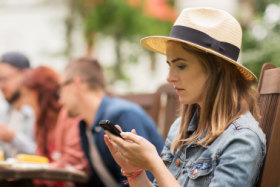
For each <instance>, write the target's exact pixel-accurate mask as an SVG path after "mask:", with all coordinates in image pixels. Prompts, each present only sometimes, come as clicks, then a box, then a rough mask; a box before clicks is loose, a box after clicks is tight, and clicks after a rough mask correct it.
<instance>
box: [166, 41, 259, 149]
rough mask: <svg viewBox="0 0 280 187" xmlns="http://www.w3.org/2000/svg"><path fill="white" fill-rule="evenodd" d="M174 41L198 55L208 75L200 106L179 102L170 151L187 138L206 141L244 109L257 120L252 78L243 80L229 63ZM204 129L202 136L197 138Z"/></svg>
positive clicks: (206, 143) (255, 96) (212, 137)
mask: <svg viewBox="0 0 280 187" xmlns="http://www.w3.org/2000/svg"><path fill="white" fill-rule="evenodd" d="M178 44H179V45H181V46H182V47H183V48H184V49H185V50H186V51H188V52H191V53H193V54H194V55H196V56H197V57H198V58H199V61H200V62H201V64H202V66H203V67H204V68H205V69H206V72H207V74H208V79H207V82H206V84H205V94H204V95H203V101H202V107H200V106H199V105H197V104H192V105H184V106H182V111H181V124H180V130H179V133H178V134H177V136H176V137H175V139H174V141H173V143H172V146H171V151H172V152H173V151H174V150H175V148H179V149H181V148H182V147H183V146H184V145H185V144H189V143H191V142H192V143H196V144H199V145H208V144H210V143H211V142H213V141H214V140H215V139H216V138H217V137H218V136H219V135H221V134H222V133H223V132H224V131H225V129H226V128H227V127H228V126H229V125H230V124H231V123H232V122H233V121H234V120H236V119H237V118H238V117H240V116H241V115H243V114H244V113H246V112H247V111H250V112H251V113H252V115H253V116H254V118H255V119H256V120H259V118H260V114H259V108H258V105H257V92H256V89H255V85H254V82H252V81H248V80H246V79H245V78H244V77H243V76H242V74H241V73H240V71H239V70H238V69H237V68H236V66H235V65H233V64H232V63H229V62H227V61H225V60H223V59H221V58H219V57H217V56H215V55H212V54H210V53H206V52H204V51H201V50H198V49H196V48H193V47H190V46H188V45H185V44H181V43H178ZM195 112H196V113H197V114H198V127H197V130H196V131H195V132H194V133H193V135H192V136H190V137H189V138H187V137H186V134H187V129H188V124H189V122H190V120H191V118H192V117H193V115H194V113H195ZM204 133H205V136H204V138H202V139H201V140H200V139H199V138H201V137H202V135H204Z"/></svg>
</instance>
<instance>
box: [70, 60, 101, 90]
mask: <svg viewBox="0 0 280 187" xmlns="http://www.w3.org/2000/svg"><path fill="white" fill-rule="evenodd" d="M65 75H66V77H67V79H71V78H74V77H76V76H77V77H80V79H81V80H82V81H83V82H85V83H86V84H87V85H88V87H89V88H90V89H92V90H96V89H102V90H105V89H106V80H105V77H104V72H103V68H102V66H101V65H100V63H99V62H98V61H97V59H95V58H92V57H80V58H76V59H73V60H71V61H70V62H69V64H68V66H67V67H66V71H65Z"/></svg>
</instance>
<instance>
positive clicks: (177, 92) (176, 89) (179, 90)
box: [174, 87, 184, 95]
mask: <svg viewBox="0 0 280 187" xmlns="http://www.w3.org/2000/svg"><path fill="white" fill-rule="evenodd" d="M174 88H175V91H176V94H177V95H179V94H180V93H181V92H182V91H184V89H182V88H178V87H174Z"/></svg>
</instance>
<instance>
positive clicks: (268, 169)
mask: <svg viewBox="0 0 280 187" xmlns="http://www.w3.org/2000/svg"><path fill="white" fill-rule="evenodd" d="M258 91H259V94H260V98H259V104H260V112H261V115H262V118H261V120H260V127H261V128H262V129H263V131H264V133H265V134H266V139H267V153H266V158H265V161H264V165H263V168H262V172H261V175H260V177H259V182H258V186H262V187H268V186H275V187H278V186H279V185H280V161H279V158H280V68H275V66H274V65H273V64H271V63H266V64H264V65H263V67H262V71H261V76H260V80H259V84H258Z"/></svg>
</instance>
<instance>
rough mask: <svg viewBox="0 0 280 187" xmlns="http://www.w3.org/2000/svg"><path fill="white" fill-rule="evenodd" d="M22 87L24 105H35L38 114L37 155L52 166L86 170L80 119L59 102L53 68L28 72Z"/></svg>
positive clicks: (56, 77)
mask: <svg viewBox="0 0 280 187" xmlns="http://www.w3.org/2000/svg"><path fill="white" fill-rule="evenodd" d="M22 84H23V86H22V88H21V96H22V97H24V99H22V100H23V101H24V102H25V103H22V104H29V105H30V106H32V107H33V109H34V112H35V115H36V124H35V139H36V142H37V150H36V154H37V155H41V156H45V157H47V158H48V159H49V160H50V163H51V167H54V168H66V167H68V166H72V167H75V168H76V169H80V170H84V169H85V168H86V165H87V163H86V160H85V157H84V153H83V152H82V150H81V146H80V137H79V131H78V122H79V120H80V118H79V117H78V118H70V117H68V115H67V111H66V109H65V108H63V107H62V106H61V104H60V103H59V95H58V93H57V89H58V87H59V75H58V74H57V73H56V72H55V71H54V70H52V69H51V68H48V67H45V66H39V67H37V68H35V69H31V70H28V71H27V72H26V75H25V78H24V80H23V82H22ZM36 184H37V185H38V184H39V183H36ZM52 186H63V184H62V183H56V184H53V185H52Z"/></svg>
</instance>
